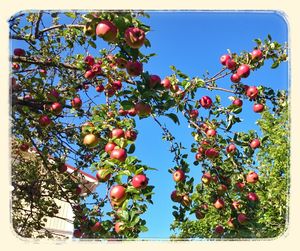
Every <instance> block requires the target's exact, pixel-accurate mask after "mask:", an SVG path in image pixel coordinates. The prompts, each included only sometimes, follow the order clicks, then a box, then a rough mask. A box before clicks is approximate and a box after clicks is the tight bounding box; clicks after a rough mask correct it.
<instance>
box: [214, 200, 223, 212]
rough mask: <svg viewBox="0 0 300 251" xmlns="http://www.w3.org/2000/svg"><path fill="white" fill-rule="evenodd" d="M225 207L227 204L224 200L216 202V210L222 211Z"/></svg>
mask: <svg viewBox="0 0 300 251" xmlns="http://www.w3.org/2000/svg"><path fill="white" fill-rule="evenodd" d="M224 206H225V202H224V200H223V199H221V198H219V199H217V200H216V201H215V203H214V207H215V208H216V209H222V208H223V207H224Z"/></svg>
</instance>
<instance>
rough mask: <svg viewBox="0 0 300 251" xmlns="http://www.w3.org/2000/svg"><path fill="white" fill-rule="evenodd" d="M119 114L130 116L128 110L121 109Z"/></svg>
mask: <svg viewBox="0 0 300 251" xmlns="http://www.w3.org/2000/svg"><path fill="white" fill-rule="evenodd" d="M118 114H119V115H120V116H126V115H127V114H128V111H126V110H124V109H122V108H120V109H119V110H118Z"/></svg>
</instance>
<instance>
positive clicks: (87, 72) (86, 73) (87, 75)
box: [84, 70, 95, 79]
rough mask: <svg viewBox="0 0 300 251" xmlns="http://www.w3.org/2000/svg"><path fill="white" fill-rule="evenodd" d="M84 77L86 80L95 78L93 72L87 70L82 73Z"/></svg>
mask: <svg viewBox="0 0 300 251" xmlns="http://www.w3.org/2000/svg"><path fill="white" fill-rule="evenodd" d="M84 77H85V78H86V79H93V78H94V77H95V72H93V71H92V70H88V71H86V72H85V73H84Z"/></svg>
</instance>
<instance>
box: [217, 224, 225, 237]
mask: <svg viewBox="0 0 300 251" xmlns="http://www.w3.org/2000/svg"><path fill="white" fill-rule="evenodd" d="M215 233H216V234H218V235H222V234H223V233H224V227H223V226H221V225H218V226H216V228H215Z"/></svg>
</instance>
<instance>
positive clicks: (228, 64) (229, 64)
mask: <svg viewBox="0 0 300 251" xmlns="http://www.w3.org/2000/svg"><path fill="white" fill-rule="evenodd" d="M226 67H227V68H228V69H229V70H231V71H233V70H235V68H236V62H235V61H234V60H233V59H228V60H227V61H226Z"/></svg>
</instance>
